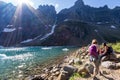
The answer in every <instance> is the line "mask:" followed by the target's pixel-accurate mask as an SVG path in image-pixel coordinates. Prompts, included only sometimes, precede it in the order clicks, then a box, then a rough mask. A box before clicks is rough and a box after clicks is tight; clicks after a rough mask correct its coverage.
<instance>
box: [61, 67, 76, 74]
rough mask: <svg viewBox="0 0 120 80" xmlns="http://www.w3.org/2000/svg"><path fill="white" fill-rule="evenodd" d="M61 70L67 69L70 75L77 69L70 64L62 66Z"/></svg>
mask: <svg viewBox="0 0 120 80" xmlns="http://www.w3.org/2000/svg"><path fill="white" fill-rule="evenodd" d="M63 70H64V71H67V72H68V75H72V74H73V73H74V72H76V71H77V70H78V69H77V68H76V67H74V66H71V65H65V66H64V67H63Z"/></svg>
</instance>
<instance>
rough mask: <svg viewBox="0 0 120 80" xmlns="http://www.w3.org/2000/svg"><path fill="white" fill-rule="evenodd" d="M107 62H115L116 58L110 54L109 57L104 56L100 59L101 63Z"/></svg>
mask: <svg viewBox="0 0 120 80" xmlns="http://www.w3.org/2000/svg"><path fill="white" fill-rule="evenodd" d="M108 60H112V61H116V60H117V57H116V55H115V54H110V56H104V57H102V59H101V61H102V62H103V61H108Z"/></svg>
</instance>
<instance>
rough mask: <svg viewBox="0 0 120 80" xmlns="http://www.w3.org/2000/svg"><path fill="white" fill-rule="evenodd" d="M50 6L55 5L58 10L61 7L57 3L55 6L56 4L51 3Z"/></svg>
mask: <svg viewBox="0 0 120 80" xmlns="http://www.w3.org/2000/svg"><path fill="white" fill-rule="evenodd" d="M49 5H53V6H55V9H58V8H59V6H60V5H59V4H58V3H55V4H54V3H50V4H49Z"/></svg>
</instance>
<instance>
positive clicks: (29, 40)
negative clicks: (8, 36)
mask: <svg viewBox="0 0 120 80" xmlns="http://www.w3.org/2000/svg"><path fill="white" fill-rule="evenodd" d="M32 40H33V39H27V40H25V41H22V42H21V43H28V42H31V41H32Z"/></svg>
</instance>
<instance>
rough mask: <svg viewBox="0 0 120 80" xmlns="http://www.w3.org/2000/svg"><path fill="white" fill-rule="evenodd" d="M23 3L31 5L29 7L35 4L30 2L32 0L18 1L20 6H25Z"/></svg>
mask: <svg viewBox="0 0 120 80" xmlns="http://www.w3.org/2000/svg"><path fill="white" fill-rule="evenodd" d="M23 3H25V4H29V5H31V6H33V5H34V3H33V2H32V1H30V0H19V1H18V4H23Z"/></svg>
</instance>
